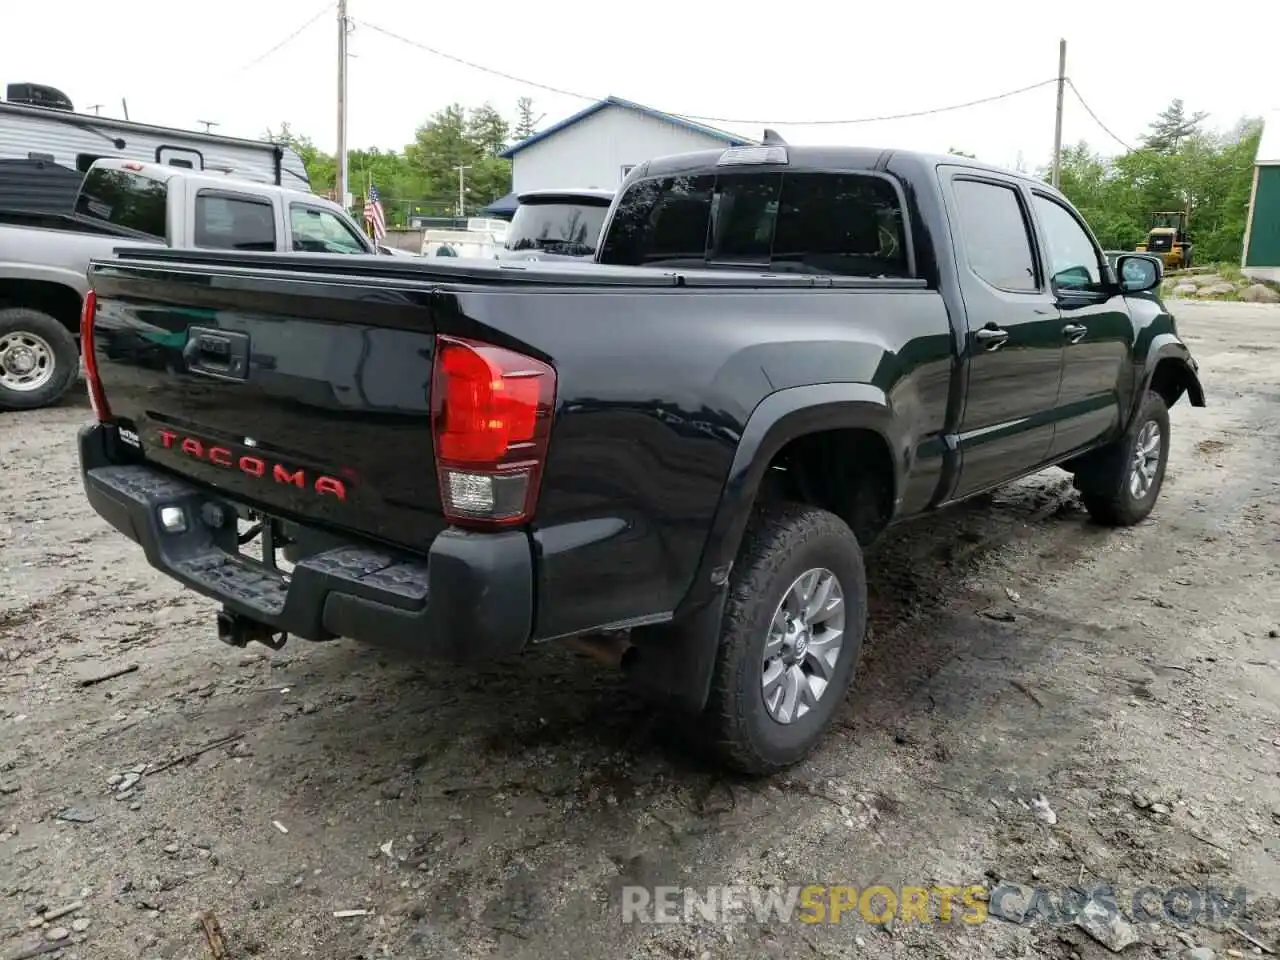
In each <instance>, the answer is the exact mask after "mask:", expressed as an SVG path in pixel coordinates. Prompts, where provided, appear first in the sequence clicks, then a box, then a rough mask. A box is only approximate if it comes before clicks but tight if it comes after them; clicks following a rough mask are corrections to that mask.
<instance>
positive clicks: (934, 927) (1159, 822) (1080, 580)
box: [0, 304, 1280, 960]
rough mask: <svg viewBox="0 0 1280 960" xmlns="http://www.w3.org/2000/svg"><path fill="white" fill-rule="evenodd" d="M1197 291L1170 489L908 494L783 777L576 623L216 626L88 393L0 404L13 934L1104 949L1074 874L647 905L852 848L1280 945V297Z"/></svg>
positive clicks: (347, 953) (811, 876)
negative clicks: (509, 657)
mask: <svg viewBox="0 0 1280 960" xmlns="http://www.w3.org/2000/svg"><path fill="white" fill-rule="evenodd" d="M1178 313H1179V317H1180V322H1181V326H1182V329H1183V333H1184V335H1186V336H1187V339H1188V340H1189V341H1190V342H1191V344H1192V347H1193V349H1194V350H1195V352H1196V354H1197V357H1198V359H1199V360H1200V363H1201V365H1202V373H1203V376H1204V379H1205V384H1206V390H1207V392H1208V395H1209V396H1208V399H1209V403H1210V406H1209V407H1208V408H1207V409H1205V410H1194V409H1192V408H1190V407H1189V406H1188V405H1186V404H1185V402H1184V403H1181V404H1179V405H1178V406H1177V407H1176V408H1175V409H1174V411H1173V424H1174V446H1173V451H1172V456H1171V459H1170V467H1169V475H1168V479H1167V482H1166V484H1165V488H1164V492H1163V494H1162V497H1161V501H1160V503H1159V504H1158V505H1157V508H1156V511H1155V513H1154V514H1153V516H1152V518H1151V519H1150V520H1148V521H1147V522H1146V523H1144V524H1142V525H1140V526H1138V527H1136V528H1134V529H1131V530H1127V531H1118V532H1117V531H1106V530H1103V529H1100V528H1098V527H1096V526H1093V525H1091V524H1090V523H1089V522H1088V521H1087V518H1086V516H1085V514H1084V512H1083V510H1082V508H1081V507H1080V505H1079V502H1078V500H1077V499H1076V498H1075V497H1074V496H1073V494H1072V491H1071V490H1070V486H1069V481H1068V480H1067V479H1066V477H1065V476H1064V475H1062V474H1059V473H1057V472H1056V471H1050V472H1049V473H1046V474H1044V475H1042V476H1039V477H1035V478H1033V479H1032V480H1030V481H1026V482H1024V483H1021V484H1019V485H1017V486H1015V487H1012V488H1010V489H1008V490H1005V491H1001V492H1000V493H998V494H997V495H995V496H994V497H985V498H981V499H979V500H977V501H976V502H974V503H971V504H968V505H966V506H964V507H961V508H959V509H957V510H955V511H952V512H950V513H947V514H944V515H942V516H939V517H935V518H933V519H931V520H928V521H927V522H924V523H916V524H914V525H911V526H908V527H904V528H902V529H900V530H897V531H895V532H894V534H893V535H891V536H890V537H888V538H886V540H885V541H884V542H883V543H882V544H881V545H880V546H878V547H877V549H876V551H875V553H874V554H873V555H872V556H871V557H870V558H869V559H870V569H871V599H872V607H873V623H872V631H871V636H870V638H869V642H868V645H867V646H866V648H865V649H864V654H863V662H862V664H861V668H860V673H859V677H858V680H857V682H856V687H855V689H854V691H853V692H852V693H851V695H850V696H849V698H848V701H847V705H846V707H845V709H844V712H843V714H842V715H841V716H840V718H839V722H838V724H837V725H836V728H835V729H834V730H833V731H832V733H831V735H830V736H829V737H828V739H827V740H826V742H825V745H824V746H823V747H822V748H821V750H820V751H819V752H818V753H817V754H816V755H815V756H814V757H813V758H812V759H811V760H810V761H809V762H807V763H805V764H803V765H801V766H800V767H798V768H796V769H795V770H793V771H792V772H791V773H790V775H788V776H786V777H782V778H776V779H774V780H771V781H746V780H737V779H731V778H726V777H725V776H723V775H722V774H719V773H717V772H716V771H713V770H709V769H707V768H705V767H703V766H700V765H699V764H698V763H697V761H695V760H694V759H691V758H690V757H689V756H688V755H687V754H686V753H685V752H684V751H682V750H681V749H680V745H679V744H678V743H675V742H672V738H671V737H670V736H668V735H666V734H664V732H663V730H664V728H663V726H662V724H660V723H658V722H655V720H654V718H653V717H651V716H650V714H649V713H648V712H647V711H646V710H645V708H644V707H643V705H642V704H640V703H639V702H637V701H636V700H635V699H633V698H632V697H630V696H629V695H627V694H626V693H625V692H624V690H623V689H622V687H621V685H620V683H619V682H618V680H617V678H616V677H614V676H613V675H611V674H610V673H608V672H607V671H605V670H604V669H603V668H600V667H597V666H595V665H594V664H592V663H590V662H587V661H585V660H583V659H581V658H577V657H574V656H572V655H570V654H568V653H567V652H564V651H552V652H548V653H544V654H541V655H538V656H531V657H527V658H525V659H523V660H520V661H518V662H515V663H511V664H500V665H494V666H492V667H490V668H488V669H485V670H482V671H479V672H471V673H462V672H458V671H455V670H452V669H449V668H447V667H439V666H436V665H432V664H421V663H415V662H412V661H409V660H407V659H401V658H395V657H389V656H387V655H385V654H382V653H379V652H376V651H373V650H370V649H367V648H361V647H358V646H356V645H354V644H349V643H345V642H338V643H331V644H323V645H312V644H307V643H305V642H298V641H295V642H293V643H291V644H290V645H289V646H288V647H286V648H285V650H284V651H282V652H280V653H275V654H273V653H270V652H269V651H266V650H265V649H263V648H258V649H256V650H253V649H250V650H246V651H240V650H234V649H231V648H228V647H224V646H221V645H220V644H218V643H217V641H216V639H215V635H214V620H213V614H214V606H213V604H211V603H209V602H207V601H205V600H204V599H202V598H200V597H198V596H196V595H194V594H191V593H187V592H184V591H182V590H181V589H179V588H178V587H177V586H176V585H175V584H173V583H171V582H170V581H168V580H167V579H165V578H163V577H161V576H160V575H158V574H156V573H155V572H153V571H152V570H151V569H150V568H149V567H148V566H147V565H146V563H145V562H144V561H143V558H142V555H141V552H140V551H139V550H138V549H137V548H135V547H134V546H133V545H132V544H130V543H128V542H127V541H125V540H124V539H123V538H122V537H120V536H118V535H116V534H115V533H114V532H113V531H111V530H110V529H109V528H108V527H107V526H106V525H105V524H104V523H103V522H101V521H100V520H99V519H98V518H97V517H96V516H95V515H94V514H93V513H92V512H91V511H90V510H89V508H88V507H87V505H86V504H85V501H84V499H83V496H82V494H81V490H80V486H79V479H78V475H77V470H76V464H75V453H74V444H73V434H74V430H75V428H76V427H77V426H78V425H79V424H80V423H81V422H82V421H84V420H85V419H86V418H87V416H88V409H87V406H85V405H83V404H82V403H80V402H78V401H77V402H76V403H73V404H69V405H66V406H63V407H59V408H55V409H51V410H44V411H39V412H34V413H26V414H15V413H9V414H3V415H0V468H2V471H3V472H2V474H0V475H2V476H3V489H0V543H3V552H2V553H0V957H3V958H5V960H10V958H12V957H17V956H23V955H25V954H24V951H29V950H30V949H32V948H34V947H38V946H40V945H42V944H43V945H47V946H49V947H50V948H51V949H52V947H53V946H55V945H58V944H61V953H60V954H59V953H56V952H55V953H52V954H49V955H52V956H55V957H56V956H62V957H66V958H70V957H78V958H81V960H114V958H141V960H154V958H160V957H172V958H192V960H203V958H207V957H211V956H212V957H218V956H220V955H219V953H217V952H216V951H214V950H213V949H212V948H211V947H210V946H209V944H208V942H207V941H206V937H205V935H204V933H203V932H202V930H201V927H200V924H199V923H198V922H197V920H196V917H197V915H198V914H199V913H200V912H201V911H212V913H213V914H214V915H215V916H216V918H217V920H218V922H219V925H220V929H221V933H222V935H223V937H224V940H225V953H224V954H223V955H224V956H225V957H226V958H227V960H244V958H247V957H262V958H289V960H295V958H299V957H317V958H324V960H328V958H373V957H403V958H417V957H475V956H485V955H496V956H503V957H537V958H551V957H573V958H583V957H596V956H599V957H614V958H617V957H681V958H691V960H699V958H718V957H735V958H736V957H748V956H751V957H754V956H770V957H772V956H789V957H845V956H855V955H856V956H861V957H873V958H882V957H908V956H909V957H922V958H932V957H937V958H947V960H957V958H961V960H963V958H970V957H972V958H989V957H1000V956H1009V957H1013V956H1034V957H1054V958H1058V957H1060V958H1070V957H1082V958H1090V957H1101V956H1111V955H1112V954H1111V952H1110V951H1109V949H1108V948H1107V947H1105V946H1104V945H1103V944H1102V943H1100V942H1099V941H1098V940H1097V939H1095V938H1094V936H1092V935H1091V934H1090V933H1089V932H1087V931H1085V930H1084V929H1082V928H1081V927H1080V926H1079V925H1073V924H1071V923H1069V922H1067V920H1068V919H1069V917H1070V911H1069V910H1065V909H1062V910H1060V911H1059V914H1058V915H1057V917H1056V919H1054V918H1053V917H1051V916H1050V915H1049V913H1050V911H1048V910H1041V911H1039V912H1037V911H1035V910H1033V911H1031V915H1030V916H1029V917H1024V918H1023V922H1021V923H1019V922H1011V921H1008V920H1001V919H995V918H991V919H988V920H987V922H984V923H979V924H969V923H965V922H957V920H956V915H953V917H952V921H951V922H949V923H932V924H928V925H926V924H923V923H920V922H906V921H904V920H902V919H899V920H898V921H897V922H896V923H892V924H879V925H877V924H872V923H869V922H867V921H866V920H865V919H863V918H860V917H859V916H858V911H856V910H855V911H852V912H850V913H848V914H846V915H845V917H844V922H842V923H840V924H838V925H837V924H830V923H819V924H804V923H799V922H794V921H792V922H782V921H779V920H777V919H769V918H767V917H765V918H763V922H761V921H760V920H757V919H754V918H748V919H747V920H746V921H744V922H740V923H736V924H718V923H712V922H709V921H707V920H705V919H699V918H698V916H697V915H696V914H695V915H694V916H693V917H692V919H691V922H688V923H685V922H681V923H675V924H644V923H638V924H637V923H632V924H627V923H624V922H623V919H622V911H621V903H622V890H623V887H624V886H628V885H648V886H650V887H652V886H656V885H674V886H681V887H691V888H694V889H696V890H699V891H701V892H703V893H705V890H706V888H707V887H708V886H711V885H718V884H742V885H771V884H779V885H793V884H794V885H804V884H828V883H830V884H848V885H852V886H855V887H858V888H866V887H868V886H871V885H875V884H885V885H888V886H890V887H893V888H898V887H901V886H904V885H905V886H924V887H933V886H937V885H955V886H965V885H969V884H982V885H984V886H985V887H986V888H988V890H990V889H992V888H995V887H996V886H997V885H998V884H1000V883H1020V884H1025V885H1032V886H1034V887H1036V888H1038V889H1042V890H1043V891H1044V897H1043V898H1042V899H1041V900H1039V901H1037V902H1042V903H1057V904H1058V905H1059V906H1060V907H1064V906H1065V905H1069V902H1070V896H1071V894H1070V888H1071V887H1072V886H1073V885H1074V886H1082V887H1092V886H1096V885H1098V884H1104V883H1106V884H1111V885H1113V886H1115V887H1116V888H1117V889H1118V890H1120V891H1122V894H1121V896H1120V897H1119V902H1120V903H1121V904H1124V905H1127V904H1129V903H1130V902H1131V896H1130V894H1129V893H1127V892H1125V891H1132V890H1134V889H1137V888H1140V887H1143V886H1151V887H1154V888H1156V889H1157V890H1160V891H1164V890H1167V889H1168V888H1171V887H1192V888H1198V889H1201V890H1203V889H1205V888H1208V887H1214V888H1217V889H1219V890H1222V891H1226V892H1229V891H1233V890H1236V889H1237V888H1239V887H1243V888H1245V890H1246V891H1247V903H1248V915H1247V916H1234V917H1227V918H1226V919H1225V920H1224V918H1223V916H1222V915H1221V914H1219V915H1217V916H1216V917H1215V916H1212V915H1211V914H1210V913H1209V912H1208V911H1207V910H1206V909H1204V908H1202V909H1200V910H1199V911H1196V910H1195V909H1194V908H1192V909H1190V910H1188V909H1186V908H1185V906H1184V907H1183V908H1182V910H1181V912H1182V915H1185V916H1187V917H1188V918H1190V919H1191V921H1192V922H1189V923H1185V924H1183V925H1178V924H1177V923H1174V922H1173V921H1172V920H1170V919H1168V918H1164V919H1158V920H1150V921H1149V922H1148V920H1144V919H1143V918H1141V917H1136V918H1132V919H1133V920H1134V922H1133V923H1132V927H1131V930H1120V931H1113V933H1117V934H1121V933H1128V932H1131V933H1132V934H1133V935H1134V936H1136V937H1137V938H1138V942H1136V943H1134V944H1133V945H1131V946H1129V947H1128V948H1127V949H1125V950H1124V956H1126V957H1136V958H1149V957H1177V956H1181V955H1182V953H1183V951H1185V950H1188V948H1190V947H1191V946H1201V947H1207V948H1210V949H1212V950H1216V951H1217V956H1219V957H1222V956H1238V955H1246V956H1247V955H1252V954H1254V953H1256V952H1259V951H1260V949H1261V948H1260V947H1258V946H1254V945H1252V944H1251V943H1250V942H1249V940H1248V939H1247V938H1246V937H1245V936H1242V933H1243V934H1247V935H1248V936H1251V937H1253V938H1254V939H1255V940H1257V941H1259V943H1260V944H1262V945H1265V946H1266V947H1276V948H1277V949H1280V917H1278V916H1277V901H1276V899H1275V896H1276V894H1277V892H1280V860H1278V854H1280V839H1278V837H1280V640H1277V639H1276V637H1277V635H1278V631H1277V628H1278V627H1280V549H1278V548H1277V542H1278V540H1280V479H1274V478H1276V477H1277V476H1280V475H1278V474H1277V473H1276V463H1277V461H1278V458H1280V366H1278V365H1277V359H1278V358H1280V353H1278V352H1277V345H1278V344H1280V307H1265V306H1255V305H1248V304H1185V305H1180V306H1179V307H1178ZM121 668H136V669H133V672H130V673H126V674H124V675H121V676H119V677H116V678H114V679H110V680H105V681H103V682H100V683H96V684H92V685H88V686H86V685H84V684H83V681H85V680H88V679H92V678H95V677H98V676H100V675H102V674H105V673H108V672H111V671H114V670H117V669H121ZM232 737H235V738H236V739H234V740H231V739H229V738H232ZM218 742H222V745H220V746H217V747H215V748H213V749H210V750H207V751H206V752H203V753H201V754H200V755H199V756H195V757H192V758H190V759H186V760H182V759H180V758H182V757H184V756H185V755H187V754H189V753H191V752H192V751H195V750H198V749H199V748H201V747H203V746H207V745H209V744H212V743H218ZM175 761H176V762H175ZM1041 797H1042V798H1043V803H1044V804H1047V808H1048V809H1047V810H1046V808H1045V807H1044V806H1043V805H1042V804H1041V802H1040V801H1038V800H1037V798H1041ZM1048 811H1052V812H1051V813H1050V812H1048ZM1049 821H1054V822H1052V823H1051V822H1049ZM938 902H939V901H938V900H936V899H934V900H931V901H930V903H931V904H932V906H931V908H930V910H931V916H933V917H937V916H938V912H939V910H938V905H937V904H938ZM1002 902H1003V903H1004V904H1005V908H1004V910H1003V911H1002V912H1004V913H1006V914H1010V915H1013V916H1014V920H1015V921H1016V920H1017V916H1016V911H1013V912H1012V913H1011V910H1010V908H1009V907H1008V902H1009V901H1008V900H1004V901H1002ZM1153 902H1154V901H1153ZM77 903H78V904H79V906H78V908H77V909H76V910H74V911H72V912H70V913H67V914H65V915H64V916H62V917H55V918H52V919H50V920H48V921H47V922H46V923H45V925H44V926H40V925H39V924H40V919H39V918H40V915H41V913H43V912H47V911H57V910H58V909H59V908H62V907H66V906H72V905H75V904H77ZM876 903H879V901H876ZM1171 903H1174V906H1175V909H1177V908H1178V905H1179V904H1180V903H1181V901H1177V902H1176V903H1175V902H1174V901H1172V900H1171ZM995 906H996V904H993V908H994V907H995ZM347 910H365V911H368V913H367V914H365V915H360V916H350V917H335V916H334V913H335V911H347ZM1231 926H1235V927H1236V928H1238V929H1237V930H1233V929H1230V927H1231ZM1106 936H1107V935H1106V934H1103V937H1104V939H1106ZM1229 951H1237V952H1236V953H1232V952H1229ZM1198 956H1210V954H1209V953H1202V954H1199V955H1198Z"/></svg>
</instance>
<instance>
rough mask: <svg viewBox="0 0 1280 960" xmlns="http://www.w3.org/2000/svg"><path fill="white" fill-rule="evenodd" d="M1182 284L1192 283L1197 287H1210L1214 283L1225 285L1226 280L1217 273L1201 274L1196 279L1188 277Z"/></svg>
mask: <svg viewBox="0 0 1280 960" xmlns="http://www.w3.org/2000/svg"><path fill="white" fill-rule="evenodd" d="M1183 282H1184V283H1194V284H1195V285H1196V286H1198V287H1211V286H1213V285H1214V284H1215V283H1226V280H1225V279H1224V278H1223V276H1222V275H1221V274H1218V273H1202V274H1200V276H1198V277H1188V278H1187V279H1186V280H1184V281H1183Z"/></svg>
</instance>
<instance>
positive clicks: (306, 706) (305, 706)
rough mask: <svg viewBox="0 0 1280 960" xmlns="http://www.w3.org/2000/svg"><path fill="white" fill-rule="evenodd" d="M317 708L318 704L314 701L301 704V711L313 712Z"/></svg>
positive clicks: (318, 707)
mask: <svg viewBox="0 0 1280 960" xmlns="http://www.w3.org/2000/svg"><path fill="white" fill-rule="evenodd" d="M319 709H320V706H319V705H318V704H315V703H310V702H308V703H304V704H303V705H302V712H303V713H306V714H311V713H315V712H316V711H317V710H319Z"/></svg>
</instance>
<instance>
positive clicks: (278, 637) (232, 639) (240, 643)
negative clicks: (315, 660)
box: [218, 609, 289, 650]
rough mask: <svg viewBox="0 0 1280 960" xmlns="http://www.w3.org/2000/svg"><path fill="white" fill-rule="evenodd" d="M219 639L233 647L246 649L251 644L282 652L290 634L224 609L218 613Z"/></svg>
mask: <svg viewBox="0 0 1280 960" xmlns="http://www.w3.org/2000/svg"><path fill="white" fill-rule="evenodd" d="M218 639H219V640H221V641H222V642H223V643H225V644H228V645H230V646H233V647H240V648H244V647H247V646H248V645H249V644H250V643H260V644H262V645H263V646H264V647H267V648H268V649H271V650H281V649H283V648H284V645H285V644H286V643H287V642H288V640H289V634H287V633H285V632H284V631H283V630H277V629H276V628H275V627H272V626H271V625H270V624H266V623H263V622H262V621H260V620H254V619H253V618H252V617H246V616H242V615H241V614H238V613H235V612H233V611H231V610H225V609H224V610H219V611H218Z"/></svg>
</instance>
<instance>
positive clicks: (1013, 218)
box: [955, 180, 1039, 293]
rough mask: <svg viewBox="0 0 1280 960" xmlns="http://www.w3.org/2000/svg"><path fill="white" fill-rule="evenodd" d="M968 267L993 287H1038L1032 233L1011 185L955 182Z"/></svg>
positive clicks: (1021, 290)
mask: <svg viewBox="0 0 1280 960" xmlns="http://www.w3.org/2000/svg"><path fill="white" fill-rule="evenodd" d="M955 191H956V201H957V202H958V204H959V206H960V228H961V230H963V231H964V247H965V255H966V257H967V258H968V261H969V268H970V269H971V270H973V272H974V273H976V274H977V275H978V276H979V277H981V278H982V279H983V280H985V281H987V283H989V284H991V285H992V286H993V287H997V288H998V289H1000V290H1008V291H1012V292H1014V293H1028V292H1032V291H1035V290H1037V289H1039V286H1038V284H1037V281H1036V268H1035V258H1034V255H1033V253H1032V248H1031V234H1030V231H1029V227H1028V224H1027V218H1026V214H1025V213H1024V212H1023V209H1022V202H1021V201H1020V200H1019V199H1018V194H1017V192H1016V191H1015V190H1014V189H1013V188H1012V187H1006V186H1002V185H1001V184H998V183H982V182H979V181H977V180H956V181H955Z"/></svg>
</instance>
